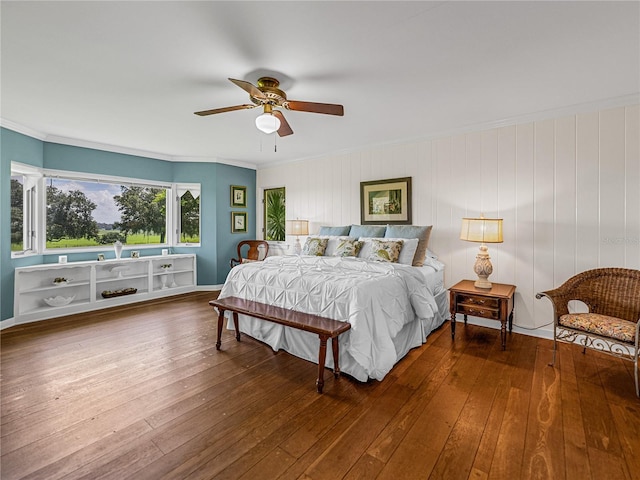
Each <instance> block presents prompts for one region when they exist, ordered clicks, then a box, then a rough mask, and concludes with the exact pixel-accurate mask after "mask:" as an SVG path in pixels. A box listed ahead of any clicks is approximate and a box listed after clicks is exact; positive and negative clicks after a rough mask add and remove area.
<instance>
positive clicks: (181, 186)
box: [173, 183, 202, 247]
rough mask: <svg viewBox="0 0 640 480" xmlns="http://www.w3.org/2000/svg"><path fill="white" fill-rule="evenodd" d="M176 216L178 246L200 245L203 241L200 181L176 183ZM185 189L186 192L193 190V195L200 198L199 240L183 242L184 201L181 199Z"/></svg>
mask: <svg viewBox="0 0 640 480" xmlns="http://www.w3.org/2000/svg"><path fill="white" fill-rule="evenodd" d="M174 187H175V189H174V191H175V196H174V202H173V203H174V205H173V206H174V208H173V211H174V216H173V225H174V227H175V228H174V238H173V244H174V245H175V246H178V247H200V246H201V242H202V185H201V184H200V183H175V184H174ZM182 190H184V193H187V192H191V196H193V197H194V198H197V199H198V238H199V240H200V241H199V242H197V243H196V242H181V241H180V238H181V237H182V202H181V201H180V199H181V198H182V195H184V193H183V194H182V195H180V192H181V191H182ZM194 192H197V194H198V195H197V197H196V196H194Z"/></svg>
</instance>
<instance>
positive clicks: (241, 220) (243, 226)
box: [231, 212, 247, 233]
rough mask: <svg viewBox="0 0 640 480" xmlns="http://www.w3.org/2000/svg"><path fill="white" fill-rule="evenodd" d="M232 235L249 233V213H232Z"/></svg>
mask: <svg viewBox="0 0 640 480" xmlns="http://www.w3.org/2000/svg"><path fill="white" fill-rule="evenodd" d="M231 233H247V212H231Z"/></svg>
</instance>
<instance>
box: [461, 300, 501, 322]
mask: <svg viewBox="0 0 640 480" xmlns="http://www.w3.org/2000/svg"><path fill="white" fill-rule="evenodd" d="M458 313H463V314H464V315H474V316H476V317H483V318H491V319H493V320H499V319H500V310H499V309H498V308H497V305H496V308H495V309H493V308H487V307H483V306H479V305H469V304H466V303H465V304H461V303H459V304H458Z"/></svg>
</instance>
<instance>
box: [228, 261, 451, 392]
mask: <svg viewBox="0 0 640 480" xmlns="http://www.w3.org/2000/svg"><path fill="white" fill-rule="evenodd" d="M441 265H442V264H439V263H438V262H437V261H434V262H432V263H431V264H430V266H425V267H410V266H406V265H399V264H391V263H382V262H367V261H365V260H362V259H358V258H340V257H311V256H278V257H268V258H266V259H265V261H264V262H257V263H248V264H243V265H239V266H237V267H235V268H233V269H232V270H231V272H230V273H229V276H228V277H227V280H226V282H225V284H224V286H223V288H222V291H221V293H220V298H224V297H229V296H235V297H240V298H245V299H248V300H255V301H258V302H262V303H267V304H271V305H277V306H280V307H285V308H290V309H293V310H297V311H300V312H306V313H314V314H317V315H321V316H324V317H328V318H333V319H336V320H341V321H348V322H349V323H351V330H349V331H348V332H346V333H344V334H342V335H341V336H340V360H339V361H340V369H341V370H342V371H343V372H345V373H348V374H350V375H352V376H353V377H355V378H356V379H358V380H361V381H366V380H367V379H368V378H374V379H378V380H381V379H382V378H384V376H385V375H386V374H387V373H388V372H389V371H390V370H391V368H392V367H393V365H394V364H395V363H396V362H397V361H398V360H399V359H400V358H402V357H403V356H404V355H405V354H406V353H407V351H408V350H409V349H410V348H413V347H415V346H418V345H420V344H421V343H424V342H425V340H426V336H427V335H428V334H429V333H430V332H431V331H432V330H433V329H435V328H437V327H438V326H440V325H441V324H442V322H443V321H444V318H445V313H444V312H443V311H442V310H443V299H444V305H446V291H444V288H443V286H442V271H441ZM437 270H439V271H437ZM445 308H446V307H445ZM240 331H241V332H243V333H246V334H248V335H250V336H252V337H254V338H257V339H258V340H261V341H263V342H265V343H267V344H268V345H270V346H271V347H272V348H273V349H274V350H278V349H284V350H286V351H288V352H290V353H292V354H294V355H297V356H299V357H302V358H305V359H307V360H310V361H313V362H316V363H317V355H318V337H317V335H314V334H311V333H309V332H303V331H300V330H294V329H290V328H287V327H283V326H281V325H277V324H273V323H270V322H264V321H261V320H256V319H253V318H250V317H244V316H241V319H240ZM328 357H331V356H330V355H329V356H328ZM327 366H328V367H332V366H333V359H332V358H327Z"/></svg>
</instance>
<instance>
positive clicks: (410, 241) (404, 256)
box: [383, 237, 419, 265]
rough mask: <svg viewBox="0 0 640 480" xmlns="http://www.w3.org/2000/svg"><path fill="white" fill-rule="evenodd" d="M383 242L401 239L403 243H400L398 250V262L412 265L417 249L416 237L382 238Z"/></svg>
mask: <svg viewBox="0 0 640 480" xmlns="http://www.w3.org/2000/svg"><path fill="white" fill-rule="evenodd" d="M383 240H384V241H385V242H390V241H394V242H397V241H399V240H402V241H403V242H404V243H403V244H402V250H401V251H400V257H398V263H401V264H403V265H413V257H414V256H415V254H416V250H417V249H418V241H419V240H418V239H417V238H386V237H385V238H384V239H383Z"/></svg>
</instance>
